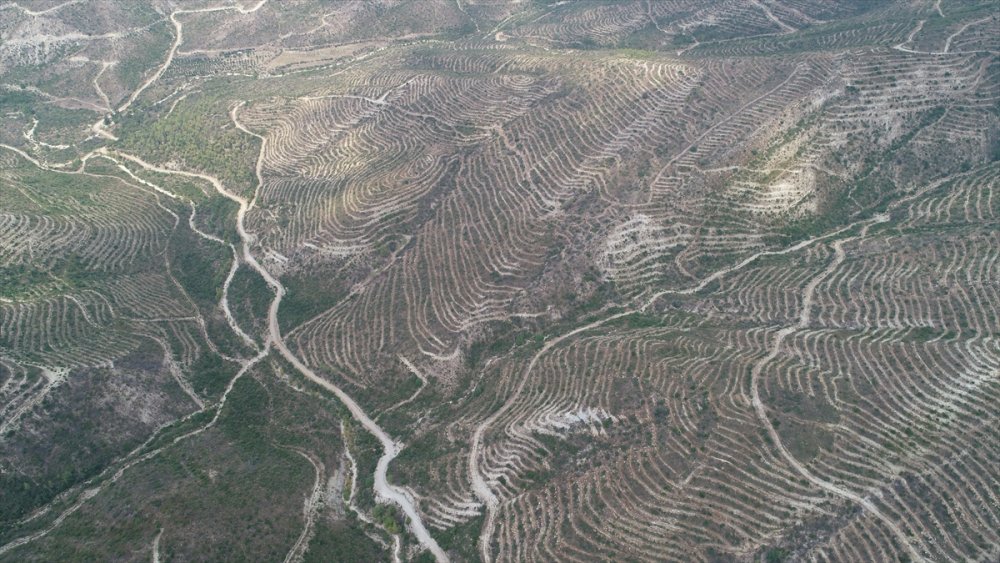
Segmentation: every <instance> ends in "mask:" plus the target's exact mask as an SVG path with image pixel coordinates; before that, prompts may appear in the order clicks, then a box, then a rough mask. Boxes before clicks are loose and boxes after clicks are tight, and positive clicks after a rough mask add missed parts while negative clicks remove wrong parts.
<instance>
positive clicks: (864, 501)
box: [750, 216, 924, 561]
mask: <svg viewBox="0 0 1000 563" xmlns="http://www.w3.org/2000/svg"><path fill="white" fill-rule="evenodd" d="M888 220H889V218H888V217H887V216H880V217H878V218H877V219H876V220H875V221H876V222H885V221H888ZM866 231H867V226H866V227H865V229H864V230H863V231H862V235H861V236H862V237H863V236H864V234H865V232H866ZM849 240H851V239H850V238H847V239H841V240H838V241H836V242H834V243H833V248H834V253H835V254H834V259H833V261H831V262H830V264H829V265H828V266H827V267H826V269H824V270H823V271H822V272H820V273H819V274H818V275H816V276H815V277H814V278H812V279H811V280H810V281H809V283H808V284H807V285H806V287H805V290H804V291H803V293H802V313H801V314H800V315H799V322H798V323H796V324H795V325H793V326H789V327H785V328H783V329H781V330H779V331H778V333H777V334H776V335H775V337H774V341H773V343H772V344H771V351H770V352H769V353H768V354H767V356H764V357H763V358H761V359H760V360H758V361H757V362H756V363H754V365H753V367H752V368H750V394H751V397H750V398H751V402H752V403H753V408H754V411H755V412H756V413H757V418H758V420H759V421H760V424H761V425H762V426H763V427H764V428H765V429H767V434H768V436H770V438H771V441H772V443H773V444H774V445H775V447H776V448H777V450H778V452H779V453H780V454H781V457H783V458H784V459H785V462H786V463H788V464H789V465H791V466H792V467H793V468H794V469H795V471H797V472H798V473H799V474H800V475H802V476H803V477H804V478H806V479H807V480H808V481H809V482H810V483H812V484H813V485H815V486H817V487H819V488H820V489H823V490H824V491H827V492H829V493H832V494H834V495H836V496H839V497H841V498H844V499H847V500H849V501H853V502H856V503H858V504H860V505H861V506H862V508H864V509H865V510H866V511H867V512H868V513H870V514H871V515H872V516H874V517H875V518H877V519H878V520H879V521H881V522H882V524H884V525H885V526H886V527H887V528H888V529H889V530H891V531H892V533H893V534H894V535H895V536H896V539H897V540H899V542H900V545H902V546H903V548H904V549H905V550H906V552H907V554H908V555H909V556H910V559H911V560H912V561H924V558H923V557H922V556H921V555H920V554H919V553H918V552H917V550H916V549H915V548H914V547H913V545H911V544H910V541H909V539H908V538H907V536H906V534H904V533H903V531H902V530H901V529H900V528H899V526H897V525H896V523H895V522H893V521H892V519H890V518H889V517H887V516H886V515H885V514H883V513H882V511H881V510H879V508H878V507H877V506H875V504H874V503H872V501H870V500H868V498H867V497H862V496H860V495H858V494H856V493H854V492H853V491H850V490H848V489H845V488H844V487H841V486H839V485H837V484H835V483H830V482H829V481H824V480H823V479H820V478H819V477H817V476H815V475H813V474H812V472H810V471H809V470H808V469H806V467H805V466H804V465H802V464H801V463H799V460H798V459H796V458H795V456H793V455H792V453H791V452H789V451H788V448H786V447H785V444H784V443H783V442H782V441H781V436H780V435H779V434H778V431H777V429H775V427H774V425H773V424H771V422H770V421H769V420H768V418H767V408H766V407H765V406H764V402H763V401H761V399H760V374H761V372H762V371H763V370H764V368H765V367H766V366H767V365H768V364H770V363H771V362H772V361H773V360H774V359H775V358H777V357H778V355H779V354H780V353H781V345H782V344H783V343H784V341H785V338H787V337H788V336H789V335H790V334H793V333H795V332H798V331H800V330H803V329H805V328H807V327H808V326H809V318H810V314H811V311H812V302H813V295H814V294H815V293H816V288H817V287H818V286H819V284H820V283H821V282H822V281H823V280H824V279H826V278H827V277H828V276H829V275H830V274H832V273H833V272H834V271H836V270H837V268H838V267H840V265H841V264H842V263H843V262H844V259H845V258H846V254H845V253H844V243H845V242H847V241H849Z"/></svg>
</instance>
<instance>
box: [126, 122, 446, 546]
mask: <svg viewBox="0 0 1000 563" xmlns="http://www.w3.org/2000/svg"><path fill="white" fill-rule="evenodd" d="M238 107H239V106H237V108H234V109H233V112H232V114H231V115H232V117H233V119H234V122H235V124H236V125H237V127H239V128H240V129H241V130H243V131H248V130H247V129H246V128H245V127H243V125H242V124H240V123H239V121H238V119H237V115H236V111H237V109H238ZM251 134H252V133H251ZM254 136H257V137H258V138H261V147H260V150H261V154H263V151H264V148H265V144H266V142H267V140H266V138H262V137H260V136H259V135H256V134H254ZM114 154H115V155H117V156H120V157H122V158H125V159H127V160H130V161H132V162H134V163H136V164H138V165H139V166H141V167H143V168H146V169H148V170H152V171H154V172H159V173H161V174H175V175H181V176H187V177H189V178H200V179H202V180H205V181H207V182H208V183H210V184H211V185H212V187H214V188H215V190H216V191H217V192H219V194H221V195H222V196H224V197H226V198H228V199H230V200H231V201H233V202H235V203H236V204H237V205H239V211H238V212H237V213H236V231H237V233H238V234H239V237H240V240H241V241H242V258H243V261H244V262H246V263H247V264H248V265H249V266H250V267H251V268H253V269H254V270H256V271H257V273H259V274H260V275H261V277H262V278H264V281H265V282H267V284H268V285H269V286H270V287H271V289H272V290H273V291H274V299H273V300H272V301H271V305H270V307H269V308H268V313H267V326H268V334H267V340H266V342H265V345H264V349H263V352H262V354H266V353H267V351H268V349H269V347H271V346H273V347H274V348H275V349H276V350H277V351H278V352H279V353H280V354H281V355H282V356H283V357H284V358H285V360H287V361H288V362H289V363H290V364H292V366H294V367H295V369H296V370H298V371H299V373H301V374H302V375H303V376H304V377H305V378H306V379H308V380H310V381H312V382H313V383H315V384H317V385H319V386H320V387H322V388H324V389H326V390H327V391H330V392H331V393H333V394H334V395H336V396H337V398H338V399H340V401H341V402H342V403H343V404H344V405H345V406H346V407H347V409H348V410H349V411H350V412H351V416H353V417H354V419H355V420H357V421H358V422H359V423H360V424H361V426H363V427H364V428H365V430H367V431H368V432H370V433H371V434H372V435H374V436H375V437H376V438H378V441H379V442H380V443H381V444H382V450H383V452H384V453H383V455H382V457H381V458H379V460H378V465H377V466H376V469H375V492H376V494H377V495H378V496H379V497H381V498H383V499H386V500H388V501H389V502H392V503H393V504H396V505H398V506H399V507H400V508H401V509H402V511H403V513H404V514H405V515H406V516H407V518H408V519H409V525H410V529H411V531H412V532H413V535H414V536H416V538H417V540H418V541H419V542H420V544H421V545H423V546H424V547H425V548H426V549H428V550H429V551H430V552H431V553H432V554H433V555H434V557H435V559H437V560H438V561H448V556H447V554H445V552H444V550H442V549H441V547H440V546H438V544H437V542H436V541H435V540H434V538H433V537H432V536H431V534H430V532H429V531H428V530H427V528H426V526H424V522H423V519H422V518H421V517H420V514H419V513H418V512H417V510H416V506H415V504H414V501H413V499H412V498H410V496H409V495H408V494H407V493H406V492H405V491H403V490H401V489H397V488H396V487H393V486H392V485H391V484H389V481H388V479H387V477H386V474H387V472H388V468H389V463H391V462H392V460H393V459H395V458H396V456H397V455H399V452H400V449H401V446H400V444H397V443H396V442H395V441H394V440H393V439H392V438H390V437H389V435H388V434H386V432H385V431H384V430H383V429H382V427H380V426H379V425H378V424H377V423H375V421H374V420H372V419H371V418H370V417H369V416H368V414H367V413H365V411H364V410H363V409H362V408H361V406H360V405H358V403H357V402H356V401H355V400H354V399H353V398H352V397H351V396H350V395H348V394H347V393H345V392H344V391H343V390H342V389H341V388H340V387H337V386H336V385H334V384H332V383H330V382H329V381H327V380H326V379H324V378H322V377H320V376H319V375H317V374H316V372H314V371H313V370H312V369H311V368H310V367H309V366H307V365H305V364H304V363H302V362H301V361H300V360H299V359H298V358H297V357H296V356H295V354H293V353H292V351H291V350H289V349H288V346H287V345H286V344H285V341H284V338H283V337H282V335H281V329H280V327H279V325H278V309H279V308H280V307H281V300H282V298H283V297H284V295H285V286H284V285H282V284H281V282H280V281H279V280H278V279H277V278H276V277H274V276H273V275H271V272H269V271H268V270H267V269H266V268H264V267H263V266H262V265H261V264H260V263H259V262H258V261H257V259H256V257H255V256H254V255H253V252H252V251H251V246H252V244H253V242H254V235H252V234H250V233H248V232H247V231H246V229H245V227H244V219H245V217H246V213H247V211H248V210H249V209H250V207H251V205H252V204H251V202H250V201H248V200H247V199H246V198H244V197H242V196H239V195H237V194H234V193H232V192H230V191H229V190H228V189H226V187H225V186H223V185H222V182H220V181H219V180H218V179H217V178H215V177H213V176H209V175H207V174H201V173H197V172H187V171H181V170H172V169H169V168H163V167H161V166H157V165H155V164H150V163H148V162H146V161H144V160H142V159H141V158H139V157H137V156H133V155H128V154H124V153H120V152H115V153H114ZM258 160H259V158H258ZM259 174H260V167H259V166H258V188H259V186H260V182H261V181H262V178H261V177H260V175H259Z"/></svg>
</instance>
